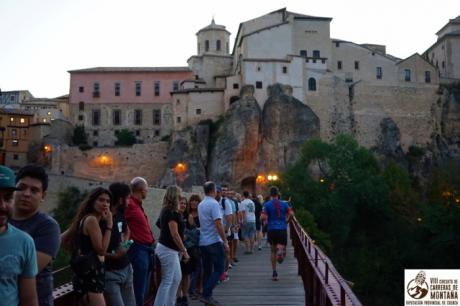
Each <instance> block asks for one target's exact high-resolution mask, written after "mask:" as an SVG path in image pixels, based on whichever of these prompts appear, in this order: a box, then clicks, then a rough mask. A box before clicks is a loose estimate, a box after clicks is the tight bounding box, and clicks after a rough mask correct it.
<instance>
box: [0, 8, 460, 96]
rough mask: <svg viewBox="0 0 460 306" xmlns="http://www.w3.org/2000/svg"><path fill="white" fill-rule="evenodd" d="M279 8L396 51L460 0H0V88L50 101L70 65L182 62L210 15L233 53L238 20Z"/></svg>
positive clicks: (437, 24) (431, 36)
mask: <svg viewBox="0 0 460 306" xmlns="http://www.w3.org/2000/svg"><path fill="white" fill-rule="evenodd" d="M284 7H286V8H287V10H288V11H292V12H296V13H300V14H305V15H312V16H321V17H332V18H333V19H332V22H331V37H332V38H338V39H343V40H348V41H353V42H356V43H376V44H382V45H386V46H387V53H390V54H392V55H394V56H397V57H400V58H406V57H408V56H410V55H412V54H414V53H415V52H418V53H422V52H424V51H425V50H426V49H427V48H428V47H430V46H431V45H432V44H433V43H434V42H435V41H436V35H435V33H436V32H437V31H438V30H439V29H441V27H443V26H444V25H445V24H446V23H447V22H448V21H449V19H453V18H455V17H457V16H459V15H460V1H459V0H436V1H433V0H386V1H382V0H378V1H377V0H317V1H307V0H286V1H279V0H278V1H276V0H260V1H256V0H252V1H251V0H231V1H221V0H194V1H192V0H130V1H127V0H0V39H1V40H0V41H1V43H0V89H1V90H2V91H10V90H29V91H30V92H31V93H32V94H33V95H34V96H35V97H44V98H45V97H46V98H52V97H57V96H61V95H64V94H68V91H69V82H70V75H69V73H68V72H67V71H68V70H73V69H83V68H90V67H100V66H110V67H112V66H121V67H126V66H127V67H131V66H132V67H137V66H141V67H163V66H187V59H188V58H189V57H190V56H192V55H194V54H196V35H195V34H196V32H198V30H199V29H201V28H203V27H205V26H207V25H209V24H210V23H211V19H212V18H213V17H214V18H215V22H216V23H217V24H220V25H225V26H226V28H227V30H228V31H230V32H231V33H232V35H231V36H230V50H232V48H233V41H234V39H235V36H236V33H237V31H238V26H239V24H240V23H241V22H244V21H247V20H250V19H253V18H256V17H259V16H262V15H265V14H267V13H269V12H272V11H275V10H278V9H281V8H284Z"/></svg>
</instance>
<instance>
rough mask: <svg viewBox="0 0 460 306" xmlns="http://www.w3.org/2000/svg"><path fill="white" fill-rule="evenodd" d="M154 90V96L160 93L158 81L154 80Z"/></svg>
mask: <svg viewBox="0 0 460 306" xmlns="http://www.w3.org/2000/svg"><path fill="white" fill-rule="evenodd" d="M154 92H155V96H156V97H158V96H159V95H160V81H155V85H154Z"/></svg>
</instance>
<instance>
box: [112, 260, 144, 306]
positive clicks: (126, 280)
mask: <svg viewBox="0 0 460 306" xmlns="http://www.w3.org/2000/svg"><path fill="white" fill-rule="evenodd" d="M104 297H105V301H106V303H107V305H108V306H135V305H136V299H135V297H134V289H133V268H132V267H131V265H130V264H129V265H127V266H126V267H124V268H123V269H119V270H106V271H105V290H104Z"/></svg>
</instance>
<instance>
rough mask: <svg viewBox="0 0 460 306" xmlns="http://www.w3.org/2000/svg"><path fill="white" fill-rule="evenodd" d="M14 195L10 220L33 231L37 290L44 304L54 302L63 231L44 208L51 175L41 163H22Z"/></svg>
mask: <svg viewBox="0 0 460 306" xmlns="http://www.w3.org/2000/svg"><path fill="white" fill-rule="evenodd" d="M16 188H17V190H16V192H15V193H14V198H13V216H12V218H11V219H10V224H12V225H14V226H15V227H17V228H18V229H20V230H22V231H24V232H26V233H27V234H29V235H30V236H31V237H32V239H33V240H34V244H35V250H36V253H37V266H38V275H37V294H38V303H39V305H40V306H52V305H53V304H54V302H53V287H54V286H53V274H52V272H53V269H52V262H53V259H54V258H56V256H57V253H58V251H59V244H60V236H61V231H60V229H59V224H58V223H57V222H56V220H54V219H53V218H52V217H51V216H49V215H48V214H46V213H44V212H41V211H40V206H41V204H42V203H43V201H44V200H45V197H46V190H47V189H48V175H47V174H46V171H45V169H44V168H43V167H42V166H39V165H33V164H32V165H27V166H25V167H22V168H21V169H20V170H19V171H18V173H17V176H16Z"/></svg>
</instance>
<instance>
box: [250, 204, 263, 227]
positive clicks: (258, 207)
mask: <svg viewBox="0 0 460 306" xmlns="http://www.w3.org/2000/svg"><path fill="white" fill-rule="evenodd" d="M252 201H253V202H254V204H255V206H256V211H255V214H256V221H257V222H260V215H261V214H262V208H263V207H262V204H261V203H260V202H259V200H258V199H252Z"/></svg>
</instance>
